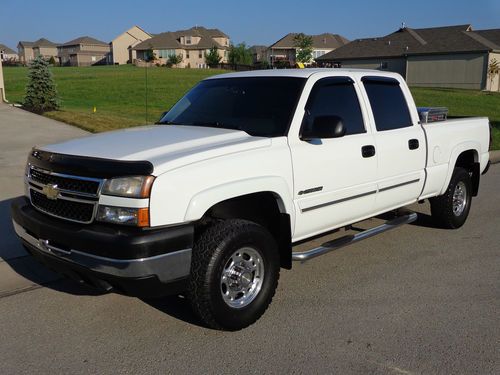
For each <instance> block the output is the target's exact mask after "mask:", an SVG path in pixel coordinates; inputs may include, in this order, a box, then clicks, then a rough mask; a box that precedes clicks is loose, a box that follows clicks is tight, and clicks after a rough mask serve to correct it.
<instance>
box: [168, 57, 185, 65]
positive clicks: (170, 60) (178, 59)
mask: <svg viewBox="0 0 500 375" xmlns="http://www.w3.org/2000/svg"><path fill="white" fill-rule="evenodd" d="M181 62H182V55H170V56H169V57H168V62H167V64H170V65H172V66H175V65H177V64H180V63H181Z"/></svg>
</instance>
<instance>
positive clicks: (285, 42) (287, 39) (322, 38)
mask: <svg viewBox="0 0 500 375" xmlns="http://www.w3.org/2000/svg"><path fill="white" fill-rule="evenodd" d="M297 34H298V33H289V34H286V35H285V36H284V37H283V38H281V39H280V40H278V41H277V42H276V43H274V44H272V45H271V46H269V48H284V49H290V48H295V40H294V38H295V36H296V35H297ZM310 36H311V37H312V39H313V48H316V49H321V48H326V49H334V48H339V47H341V46H343V45H345V44H347V43H349V40H347V39H346V38H344V37H343V36H342V35H338V34H331V33H323V34H318V35H310Z"/></svg>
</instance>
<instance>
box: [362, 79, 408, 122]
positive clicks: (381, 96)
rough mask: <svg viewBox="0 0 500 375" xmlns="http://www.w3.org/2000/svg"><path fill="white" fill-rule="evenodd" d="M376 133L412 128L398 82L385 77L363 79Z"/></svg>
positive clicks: (406, 105)
mask: <svg viewBox="0 0 500 375" xmlns="http://www.w3.org/2000/svg"><path fill="white" fill-rule="evenodd" d="M362 80H363V84H364V86H365V90H366V93H367V94H368V99H369V100H370V106H371V108H372V112H373V117H374V118H375V126H376V127H377V130H378V131H384V130H393V129H399V128H405V127H409V126H412V122H411V116H410V111H409V110H408V104H407V103H406V99H405V97H404V95H403V91H401V87H400V86H399V82H398V81H397V80H395V79H392V78H385V77H363V79H362Z"/></svg>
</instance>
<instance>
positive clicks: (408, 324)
mask: <svg viewBox="0 0 500 375" xmlns="http://www.w3.org/2000/svg"><path fill="white" fill-rule="evenodd" d="M4 110H5V111H6V112H3V111H4ZM17 116H25V117H24V118H25V120H24V121H26V122H27V124H22V122H23V121H16V124H17V125H16V126H17V130H15V129H10V130H9V129H7V128H8V124H7V123H6V122H5V120H4V119H8V118H9V117H17ZM45 121H46V120H45V119H40V118H37V117H34V116H32V115H30V114H26V113H24V112H18V110H13V109H4V108H0V132H1V133H0V143H2V144H3V143H10V141H8V142H6V141H5V140H6V139H8V138H5V137H4V134H7V133H9V134H10V137H11V138H12V142H17V144H18V146H17V147H20V148H23V150H22V151H19V152H17V151H15V148H14V147H13V146H12V147H11V146H10V145H9V146H8V147H10V150H11V152H12V153H15V154H16V155H17V158H18V161H14V159H12V156H11V153H9V152H4V149H3V145H2V144H0V150H1V151H2V154H0V155H1V157H2V163H3V164H2V167H1V168H2V172H3V173H2V174H3V175H4V174H5V173H6V172H4V170H5V171H10V172H7V173H9V174H10V178H7V179H6V180H4V181H3V182H2V187H4V185H5V184H14V185H12V186H11V187H9V188H3V189H5V190H7V189H11V190H10V191H11V194H10V195H9V194H5V197H4V198H3V201H2V206H1V207H2V211H1V213H0V214H1V220H2V221H1V223H0V232H1V233H2V243H1V245H0V246H1V247H0V249H1V250H0V251H1V252H0V253H1V254H2V257H3V256H5V254H17V256H21V258H9V257H8V256H7V262H4V263H5V264H6V266H7V267H8V268H9V269H10V272H11V273H10V275H12V274H16V275H17V277H19V278H21V279H24V280H27V281H28V282H30V283H31V285H32V287H31V288H36V289H34V290H27V289H29V288H28V287H26V288H25V289H16V290H11V291H10V292H8V293H7V292H6V293H4V294H3V297H1V296H0V317H1V319H0V337H1V340H0V364H1V365H0V372H1V373H2V374H18V373H33V372H37V373H61V374H66V373H99V374H116V373H130V374H139V373H169V374H170V373H172V374H184V373H185V374H198V373H199V374H208V373H210V374H212V373H213V374H262V373H264V374H283V373H284V374H325V373H328V374H329V373H337V374H352V373H356V374H366V373H370V374H417V373H425V374H499V373H500V363H499V352H498V348H499V340H500V315H499V314H498V312H499V311H500V283H499V277H500V245H499V244H500V231H499V228H500V199H499V194H498V187H499V186H500V165H494V166H492V168H491V170H490V172H489V173H488V174H487V175H486V176H484V177H483V178H482V181H481V188H480V193H479V197H478V198H475V199H474V201H473V204H472V210H471V215H470V217H469V220H468V222H467V223H466V225H465V226H464V227H463V228H461V229H459V230H456V231H449V230H441V229H435V228H433V227H432V225H431V222H430V220H429V216H428V213H429V208H428V205H427V204H424V205H415V206H414V207H412V209H415V210H416V211H418V212H419V213H420V215H419V220H418V221H417V222H416V223H414V224H413V225H407V226H403V227H401V228H398V229H396V230H394V231H391V232H388V233H384V234H382V235H380V236H377V237H374V238H372V239H369V240H366V241H364V242H361V243H358V244H356V245H353V246H351V247H347V248H342V249H340V250H337V251H335V252H332V253H330V254H328V255H325V256H323V257H320V258H316V259H313V260H311V261H310V262H308V263H305V264H295V265H294V269H293V270H291V271H283V272H282V274H281V279H280V286H279V288H278V291H277V293H276V296H275V298H274V301H273V304H272V305H271V307H270V308H269V310H268V311H267V313H266V314H265V315H264V317H263V318H262V319H260V320H259V321H258V322H257V323H256V324H254V325H253V326H251V327H249V328H248V329H246V330H243V331H240V332H234V333H228V332H218V331H212V330H209V329H206V328H204V327H202V326H200V324H199V322H198V320H197V319H196V318H195V317H194V316H193V315H192V313H191V312H190V310H189V308H188V304H187V302H186V300H185V299H183V298H180V297H170V298H164V299H159V300H139V299H136V298H130V297H125V296H121V295H117V294H103V295H101V294H97V293H95V292H94V291H92V290H90V289H88V288H85V287H83V286H80V285H78V284H76V283H73V282H71V281H66V280H54V281H49V279H48V277H50V275H47V274H45V275H40V274H37V273H36V272H40V271H39V269H38V268H34V267H35V266H33V265H30V267H33V268H32V269H33V270H36V272H34V271H32V270H31V269H30V270H28V271H26V270H25V269H26V268H24V269H23V267H21V266H19V265H17V264H16V263H15V261H16V260H24V261H25V263H27V262H28V260H30V258H27V257H22V250H21V249H20V248H19V245H18V244H17V242H16V241H15V240H14V238H13V233H12V230H11V226H10V219H9V217H8V198H9V197H12V196H16V195H19V194H20V192H21V190H22V186H21V182H20V180H21V179H22V170H23V164H24V159H25V155H26V153H27V152H28V150H29V148H30V147H31V145H32V143H45V142H52V141H55V140H56V139H63V138H65V137H73V136H78V135H81V134H83V132H81V131H78V130H77V129H73V128H69V127H66V126H64V125H60V124H58V123H53V122H49V123H47V126H44V125H40V124H41V122H45ZM4 128H5V129H4ZM46 129H51V130H50V131H48V130H46ZM28 132H29V133H30V134H31V135H30V134H28ZM48 133H52V137H53V138H50V135H49V134H48ZM44 137H47V138H44ZM18 139H19V141H18ZM22 139H24V141H23V142H21V140H22ZM30 139H31V140H30ZM14 151H15V152H14ZM7 160H9V162H7ZM10 164H11V165H10ZM4 165H5V167H4ZM9 165H10V166H9ZM14 179H15V182H13V181H14ZM9 186H10V185H9ZM3 189H2V190H3ZM16 189H19V190H16ZM2 193H3V192H2ZM369 224H372V221H368V222H365V223H362V224H360V225H369ZM324 239H325V238H324ZM324 239H323V240H324ZM321 240H322V239H318V240H316V241H315V242H320V241H321ZM309 246H313V243H309V244H307V243H306V244H303V245H301V247H302V248H305V247H309ZM297 250H300V249H297ZM0 264H1V263H0ZM5 272H6V267H4V268H3V269H0V285H2V283H3V284H4V285H5V281H4V279H5V275H6V273H5ZM19 274H23V275H24V276H25V278H22V277H21V276H20V275H19ZM7 275H9V274H8V273H7ZM37 278H38V279H37ZM40 279H41V280H44V281H42V283H43V287H39V283H40V281H39V280H40Z"/></svg>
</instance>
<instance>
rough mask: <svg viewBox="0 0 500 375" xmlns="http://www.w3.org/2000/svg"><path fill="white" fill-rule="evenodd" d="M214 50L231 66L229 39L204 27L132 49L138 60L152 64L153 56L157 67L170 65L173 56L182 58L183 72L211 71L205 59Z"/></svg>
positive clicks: (167, 35)
mask: <svg viewBox="0 0 500 375" xmlns="http://www.w3.org/2000/svg"><path fill="white" fill-rule="evenodd" d="M212 47H216V48H217V52H218V54H219V56H220V57H221V62H227V58H228V51H229V36H227V35H226V34H225V33H223V32H222V31H220V30H219V29H207V28H205V27H203V26H196V27H192V28H190V29H187V30H179V31H173V32H165V33H161V34H158V35H155V36H153V37H152V38H151V39H148V40H145V41H144V42H142V43H139V44H137V45H136V46H135V47H133V48H132V49H133V50H135V51H136V53H137V59H138V60H143V61H148V60H150V59H151V56H150V54H151V52H152V53H153V54H154V56H155V58H156V59H157V61H156V62H157V63H159V64H166V63H167V62H168V59H169V57H170V56H173V55H176V56H179V55H180V56H182V62H181V63H180V64H178V65H177V66H178V67H180V68H186V67H187V68H205V67H207V64H206V61H205V55H206V54H207V53H208V52H209V50H210V49H211V48H212Z"/></svg>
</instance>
